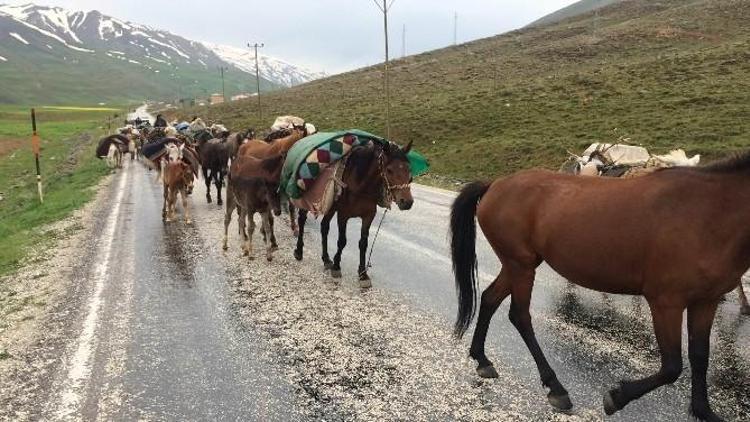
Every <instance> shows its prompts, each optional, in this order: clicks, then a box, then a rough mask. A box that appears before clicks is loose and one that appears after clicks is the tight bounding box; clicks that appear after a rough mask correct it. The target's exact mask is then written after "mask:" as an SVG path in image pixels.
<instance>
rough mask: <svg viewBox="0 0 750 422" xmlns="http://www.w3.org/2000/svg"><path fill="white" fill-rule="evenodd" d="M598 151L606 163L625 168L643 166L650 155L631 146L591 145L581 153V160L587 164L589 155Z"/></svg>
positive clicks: (644, 150)
mask: <svg viewBox="0 0 750 422" xmlns="http://www.w3.org/2000/svg"><path fill="white" fill-rule="evenodd" d="M597 150H599V151H600V152H602V153H603V155H604V159H605V160H606V161H607V162H608V163H612V164H618V165H627V166H638V165H644V164H645V163H646V162H647V161H648V159H649V158H651V155H649V153H648V150H646V148H643V147H637V146H632V145H621V144H615V145H612V144H600V143H595V144H591V146H590V147H588V148H586V151H584V152H583V157H582V158H583V160H584V162H588V161H589V159H590V157H591V154H593V153H594V151H597Z"/></svg>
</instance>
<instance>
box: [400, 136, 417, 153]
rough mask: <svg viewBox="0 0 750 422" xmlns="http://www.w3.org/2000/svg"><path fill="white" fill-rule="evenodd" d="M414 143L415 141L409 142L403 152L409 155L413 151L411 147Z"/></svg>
mask: <svg viewBox="0 0 750 422" xmlns="http://www.w3.org/2000/svg"><path fill="white" fill-rule="evenodd" d="M413 143H414V140H413V139H412V140H411V141H409V143H408V144H406V146H405V147H404V148H402V151H404V154H408V153H409V151H411V145H412V144H413Z"/></svg>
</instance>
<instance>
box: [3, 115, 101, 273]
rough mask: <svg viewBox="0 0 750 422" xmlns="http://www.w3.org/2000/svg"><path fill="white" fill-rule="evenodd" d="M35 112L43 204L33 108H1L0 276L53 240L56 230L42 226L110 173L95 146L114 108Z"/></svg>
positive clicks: (75, 204) (70, 207)
mask: <svg viewBox="0 0 750 422" xmlns="http://www.w3.org/2000/svg"><path fill="white" fill-rule="evenodd" d="M36 114H37V130H38V132H39V134H40V136H41V138H42V152H41V154H40V162H41V171H42V176H43V181H44V190H45V196H44V204H40V203H39V199H38V196H37V189H36V171H35V167H34V157H33V154H32V152H31V144H30V138H31V119H30V115H29V110H28V109H25V108H20V107H14V106H0V195H2V200H0V275H3V274H7V273H9V272H12V271H13V270H15V269H16V268H18V266H19V265H21V264H22V262H23V258H24V257H25V256H26V255H27V252H28V251H29V247H31V246H32V245H37V246H35V248H36V249H39V248H46V247H49V246H51V245H52V244H54V237H55V236H57V235H58V234H57V233H53V232H47V231H44V230H42V228H43V227H44V226H45V225H47V224H49V223H53V222H55V221H58V220H60V219H62V218H65V217H67V216H68V215H70V213H71V212H72V211H73V210H75V209H77V208H79V207H81V206H82V205H83V204H85V203H86V202H87V201H89V200H90V199H91V198H92V197H93V195H94V194H95V191H94V189H92V187H94V186H95V185H96V184H97V182H98V181H99V180H100V178H101V177H102V176H104V175H105V174H107V173H108V170H107V169H106V167H105V166H104V165H103V163H102V162H101V161H100V160H98V159H96V158H95V157H94V148H95V146H96V141H97V140H98V136H97V135H99V134H101V133H102V130H101V129H99V127H100V126H101V125H102V122H103V121H104V120H105V119H106V118H107V117H108V116H111V115H112V111H111V110H97V109H87V108H68V109H52V108H39V109H37V113H36Z"/></svg>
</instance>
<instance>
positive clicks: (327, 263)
mask: <svg viewBox="0 0 750 422" xmlns="http://www.w3.org/2000/svg"><path fill="white" fill-rule="evenodd" d="M331 268H333V262H331V261H323V269H324V270H330V269H331Z"/></svg>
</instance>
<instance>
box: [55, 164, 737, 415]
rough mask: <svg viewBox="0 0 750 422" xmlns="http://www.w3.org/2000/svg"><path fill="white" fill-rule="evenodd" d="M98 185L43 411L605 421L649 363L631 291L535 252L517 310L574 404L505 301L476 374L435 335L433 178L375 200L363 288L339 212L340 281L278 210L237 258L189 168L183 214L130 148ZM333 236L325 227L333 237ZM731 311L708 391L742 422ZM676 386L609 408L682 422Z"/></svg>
mask: <svg viewBox="0 0 750 422" xmlns="http://www.w3.org/2000/svg"><path fill="white" fill-rule="evenodd" d="M108 189H109V191H108V192H107V193H106V194H107V195H108V197H109V198H110V200H109V201H108V202H109V205H108V208H107V209H104V210H102V211H101V218H100V224H99V226H98V227H95V228H94V230H96V232H97V233H98V235H97V236H96V241H95V242H92V244H91V245H90V247H89V248H87V249H86V250H82V254H83V256H84V259H83V262H84V263H85V264H84V265H81V268H80V277H81V280H83V281H82V285H84V286H85V288H82V289H81V290H82V291H81V294H80V300H81V304H80V306H78V310H77V312H73V313H71V315H70V327H71V332H72V333H75V334H74V336H73V338H71V340H70V342H69V344H68V345H67V346H66V349H65V350H64V351H61V353H62V354H63V356H64V357H63V358H62V359H61V362H60V364H59V365H58V366H57V369H56V371H55V375H54V376H53V378H54V379H53V381H52V382H51V383H50V391H49V395H48V400H47V402H46V403H45V405H44V406H43V409H44V410H43V412H42V413H41V415H42V416H43V417H44V418H46V419H52V420H60V419H63V420H64V419H71V420H76V419H85V420H134V419H140V420H261V421H266V420H283V421H286V420H540V421H542V420H603V419H604V415H603V412H602V409H601V399H602V392H603V391H605V390H607V389H608V388H610V387H611V386H612V385H614V384H615V383H616V382H617V381H618V380H620V379H623V378H633V377H641V376H643V375H646V374H649V373H650V372H651V371H653V370H655V368H657V367H658V361H659V358H658V352H656V346H655V342H654V340H653V334H652V329H651V325H650V318H649V315H648V308H647V306H646V305H645V303H644V302H643V301H642V300H640V299H639V298H632V297H614V296H605V295H602V294H599V293H595V292H589V291H585V290H583V289H581V288H576V287H572V286H571V285H569V284H568V283H566V282H565V281H564V280H562V279H560V277H559V276H557V275H556V274H555V273H554V272H552V271H551V270H550V269H548V268H546V267H544V266H543V267H541V268H540V270H539V272H538V275H537V282H536V288H535V291H534V299H533V303H532V310H533V311H532V312H533V314H532V315H533V318H534V323H535V328H536V331H537V335H538V338H539V341H540V344H541V345H542V348H543V349H544V350H545V352H546V354H547V357H548V358H549V360H550V363H551V364H552V366H553V367H554V368H555V369H556V371H557V374H558V376H559V378H560V380H561V382H562V383H563V384H564V385H566V387H567V388H568V390H569V391H570V394H571V399H572V400H573V403H574V405H575V409H574V412H573V413H572V414H571V415H563V414H559V413H555V412H554V411H553V410H552V409H551V408H550V407H549V406H548V405H547V402H546V398H545V392H544V390H543V389H542V387H541V385H540V382H539V379H538V374H537V371H536V368H535V366H534V364H533V361H532V359H531V357H530V355H529V353H528V352H527V350H526V348H525V346H524V345H523V342H522V341H521V339H520V337H519V336H518V335H517V333H516V332H515V329H514V328H513V327H512V326H511V325H510V323H509V322H508V321H507V318H506V316H505V315H506V314H507V309H508V303H504V304H503V306H502V307H501V309H500V310H499V311H498V313H497V314H496V317H495V319H494V321H493V324H492V326H491V329H490V332H489V337H488V356H489V357H490V359H492V360H494V362H495V364H496V367H497V370H498V372H499V373H500V378H499V379H496V380H489V381H487V380H481V379H479V378H478V377H477V376H476V375H475V374H474V370H473V368H474V364H473V362H471V361H470V360H469V359H468V358H467V356H466V355H467V352H468V343H469V338H467V339H465V340H463V341H461V342H455V341H454V340H452V339H451V337H450V329H451V324H452V321H453V318H454V314H455V309H456V300H455V293H454V289H453V280H452V275H451V270H450V258H449V255H448V252H447V217H448V212H449V205H450V203H451V201H452V194H451V193H449V192H444V191H440V190H435V189H431V188H425V187H419V186H415V187H414V188H413V191H414V194H415V198H416V203H415V206H414V208H413V209H412V210H410V211H407V212H401V211H393V212H390V213H388V216H387V218H386V221H385V223H384V225H383V229H382V230H381V233H380V236H379V239H378V241H377V245H376V246H375V252H374V255H373V264H374V266H373V268H372V269H371V270H370V275H371V276H372V278H373V288H372V289H370V290H366V291H363V290H361V289H359V287H358V284H357V281H356V266H357V248H356V240H357V239H358V233H359V227H358V226H359V225H358V223H354V224H350V226H349V230H350V233H349V239H350V242H349V246H348V248H347V250H346V252H345V255H344V260H343V262H342V267H343V272H344V278H343V279H342V280H340V281H334V280H332V279H330V278H329V277H328V275H327V274H325V273H324V272H323V271H322V264H321V262H320V259H319V256H320V248H319V234H318V230H317V225H316V223H315V222H312V223H309V224H308V229H307V246H308V249H307V250H306V256H305V261H303V263H298V262H296V261H295V260H294V259H293V258H292V257H291V251H292V248H293V239H292V238H291V236H290V233H289V229H288V227H287V226H286V220H285V218H283V217H282V218H281V219H280V220H278V221H277V224H276V227H277V229H276V231H277V234H278V236H279V242H280V246H281V249H280V250H279V251H278V252H277V253H276V258H275V260H274V262H272V263H267V262H266V261H265V260H264V259H260V258H261V257H262V255H261V254H260V252H259V251H260V250H262V241H261V240H260V238H256V239H255V245H256V251H258V252H256V253H258V255H259V258H258V259H254V260H250V259H248V258H247V257H242V256H241V255H240V251H239V243H238V239H237V234H236V228H235V227H236V225H235V224H236V223H233V224H232V230H231V231H230V235H231V236H232V239H231V241H230V246H231V248H230V250H229V251H227V252H223V251H222V250H221V248H220V246H221V237H222V222H223V209H221V208H220V207H218V206H217V205H216V204H207V203H206V202H205V199H204V196H205V188H204V187H203V181H202V180H201V181H198V182H197V183H196V190H195V191H194V193H193V196H192V198H191V205H190V206H191V207H192V208H191V209H192V213H193V219H194V224H193V225H185V224H184V223H183V222H182V221H178V222H172V223H168V224H165V223H163V222H162V221H161V185H160V182H157V181H155V180H154V174H153V173H152V172H148V171H147V170H146V169H145V168H144V167H143V166H142V165H140V164H139V163H138V162H130V161H127V162H126V168H125V169H123V170H122V171H120V172H119V173H118V174H116V175H115V176H114V180H113V182H112V183H111V185H110V186H109V187H108ZM309 221H310V220H309ZM376 221H378V220H376ZM373 230H374V229H373ZM336 233H337V231H336V229H335V224H334V227H332V230H331V239H330V243H331V244H332V245H334V244H335V237H336ZM373 234H374V232H373ZM478 245H479V256H480V271H481V273H482V282H483V284H487V283H489V281H490V280H491V279H492V278H494V275H495V274H496V273H497V272H498V269H499V268H498V262H497V260H496V259H495V257H494V255H493V254H492V253H491V251H490V249H489V247H488V246H487V244H486V242H484V241H483V240H481V239H480V241H479V242H478ZM738 311H739V307H738V305H737V302H736V299H735V296H734V295H732V296H731V297H730V298H729V299H728V300H727V301H726V302H725V303H724V304H723V305H722V306H721V309H720V312H719V315H718V317H717V320H716V326H715V331H714V337H713V347H712V351H713V354H712V359H711V369H710V375H709V382H710V390H709V394H710V395H711V398H712V402H713V404H714V407H715V409H716V410H717V411H718V412H719V413H720V414H722V415H724V416H725V417H727V418H728V419H729V420H737V421H741V420H750V348H749V347H748V346H749V345H750V319H748V318H745V317H741V316H739V315H738ZM684 337H685V338H686V335H685V336H684ZM685 350H686V348H685ZM686 362H687V359H686ZM688 398H689V370H686V371H685V372H684V373H683V376H682V378H681V379H680V381H679V382H678V383H676V384H675V385H674V386H669V387H665V388H662V389H660V390H658V391H656V392H654V393H651V394H649V395H648V396H646V397H644V398H643V399H641V400H639V401H636V402H634V403H633V404H631V405H629V406H628V407H627V408H626V409H624V410H623V411H621V412H620V413H618V414H616V415H615V416H613V417H611V418H608V419H607V420H612V421H643V420H649V421H674V420H686V419H687V413H686V412H687V406H688Z"/></svg>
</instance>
